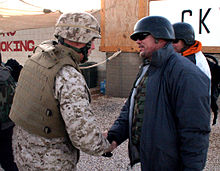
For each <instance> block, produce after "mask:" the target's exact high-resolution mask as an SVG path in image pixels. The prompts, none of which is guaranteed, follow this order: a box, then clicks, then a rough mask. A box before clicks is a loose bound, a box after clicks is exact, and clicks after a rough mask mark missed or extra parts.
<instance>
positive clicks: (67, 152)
mask: <svg viewBox="0 0 220 171" xmlns="http://www.w3.org/2000/svg"><path fill="white" fill-rule="evenodd" d="M55 36H56V38H57V39H58V44H57V43H56V42H53V41H45V42H42V43H41V44H40V45H39V46H38V47H39V48H37V49H36V52H35V53H34V55H33V56H32V57H31V58H30V59H28V61H27V62H26V64H25V65H24V68H23V70H22V73H21V75H20V78H19V82H18V87H17V89H16V93H15V97H14V102H13V105H12V110H11V113H10V118H11V119H12V120H13V121H14V122H15V124H16V126H15V128H14V135H13V149H14V156H15V161H16V163H17V165H18V168H19V170H20V171H28V170H31V171H34V170H38V171H39V170H56V171H58V170H62V171H63V170H71V171H74V170H77V167H76V166H77V162H78V159H79V150H81V151H83V152H86V153H88V154H91V155H97V156H101V155H102V154H103V153H105V152H106V151H109V148H111V146H110V144H109V142H108V141H107V140H106V139H105V138H104V136H103V135H102V133H101V130H100V129H99V128H98V127H97V124H96V123H95V121H94V119H95V118H94V116H93V113H92V111H91V108H90V93H89V89H88V87H87V85H86V82H85V79H84V77H83V75H82V74H81V72H80V69H79V66H78V64H79V62H80V61H81V62H85V61H86V60H87V56H88V55H89V54H90V53H91V50H93V49H94V42H93V40H94V39H95V38H100V34H99V25H98V22H97V20H96V19H95V18H94V17H93V16H91V15H90V14H88V13H67V14H63V15H61V16H60V18H59V20H58V22H57V24H56V29H55ZM70 41H71V42H70ZM73 44H75V45H78V44H79V45H83V46H82V47H79V46H72V45H73ZM54 80H55V81H54ZM51 89H52V91H51Z"/></svg>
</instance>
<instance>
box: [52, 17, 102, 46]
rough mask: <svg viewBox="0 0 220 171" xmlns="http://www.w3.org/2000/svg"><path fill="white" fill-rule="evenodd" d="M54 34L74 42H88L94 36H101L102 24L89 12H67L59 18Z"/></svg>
mask: <svg viewBox="0 0 220 171" xmlns="http://www.w3.org/2000/svg"><path fill="white" fill-rule="evenodd" d="M54 35H55V36H56V37H58V36H60V37H62V38H65V39H68V40H70V41H74V42H79V43H88V42H89V41H91V40H92V39H93V38H100V26H99V23H98V21H97V20H96V18H95V17H94V16H92V15H91V14H89V13H66V14H62V15H61V16H60V18H59V19H58V21H57V23H56V28H55V33H54Z"/></svg>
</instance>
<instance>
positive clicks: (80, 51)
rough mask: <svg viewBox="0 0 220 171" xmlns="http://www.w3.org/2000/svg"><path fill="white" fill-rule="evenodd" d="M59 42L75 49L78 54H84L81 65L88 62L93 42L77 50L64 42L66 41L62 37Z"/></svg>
mask: <svg viewBox="0 0 220 171" xmlns="http://www.w3.org/2000/svg"><path fill="white" fill-rule="evenodd" d="M58 42H59V43H60V44H62V45H64V46H66V47H68V48H71V49H73V50H74V51H76V52H77V53H82V54H83V59H82V60H81V61H80V62H81V63H85V62H86V61H88V50H89V49H90V48H91V44H92V42H91V41H89V42H88V43H86V45H85V46H84V47H82V48H76V47H74V46H71V45H69V44H67V43H65V42H64V39H63V38H62V37H59V38H58Z"/></svg>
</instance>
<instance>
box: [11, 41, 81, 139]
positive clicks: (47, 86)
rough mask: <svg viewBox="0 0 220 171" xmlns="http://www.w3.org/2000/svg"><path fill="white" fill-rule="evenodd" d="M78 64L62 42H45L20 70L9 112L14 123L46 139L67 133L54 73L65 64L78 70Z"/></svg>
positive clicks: (77, 58) (75, 55) (71, 52)
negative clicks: (55, 87) (55, 43)
mask: <svg viewBox="0 0 220 171" xmlns="http://www.w3.org/2000/svg"><path fill="white" fill-rule="evenodd" d="M48 47H49V48H48ZM78 63H79V55H78V54H77V53H76V52H75V51H73V50H71V49H70V48H67V47H65V46H62V45H55V46H54V45H51V46H50V45H49V46H48V45H47V47H46V50H42V51H41V52H39V53H35V54H34V55H33V56H32V57H31V58H30V59H28V60H27V62H26V64H25V65H24V68H23V69H22V71H21V74H20V77H19V81H18V86H17V88H16V92H15V96H14V100H13V105H12V108H11V112H10V118H11V119H12V120H13V121H14V122H15V124H16V125H19V126H21V127H22V128H24V129H25V130H27V131H28V132H29V133H33V134H37V135H40V136H43V137H46V138H57V137H64V136H66V131H65V125H64V121H63V119H62V116H61V114H60V111H59V103H58V101H57V100H56V99H55V98H54V83H55V76H56V74H57V72H58V71H59V70H60V69H61V68H62V67H63V66H66V65H70V66H73V67H74V68H76V69H77V70H78V71H79V72H80V69H79V66H78Z"/></svg>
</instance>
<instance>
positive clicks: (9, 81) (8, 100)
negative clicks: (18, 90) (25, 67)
mask: <svg viewBox="0 0 220 171" xmlns="http://www.w3.org/2000/svg"><path fill="white" fill-rule="evenodd" d="M14 92H15V82H14V80H13V78H12V76H11V74H10V72H9V70H8V69H7V68H5V67H2V66H0V123H1V126H3V123H6V122H11V120H10V119H9V117H8V115H9V112H10V109H11V105H12V100H13V96H14Z"/></svg>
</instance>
